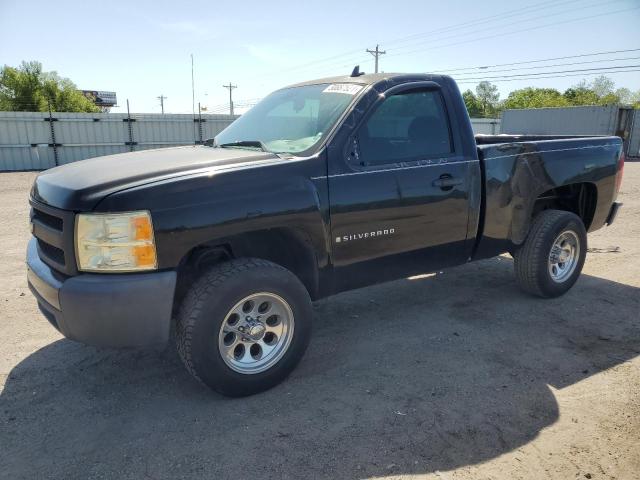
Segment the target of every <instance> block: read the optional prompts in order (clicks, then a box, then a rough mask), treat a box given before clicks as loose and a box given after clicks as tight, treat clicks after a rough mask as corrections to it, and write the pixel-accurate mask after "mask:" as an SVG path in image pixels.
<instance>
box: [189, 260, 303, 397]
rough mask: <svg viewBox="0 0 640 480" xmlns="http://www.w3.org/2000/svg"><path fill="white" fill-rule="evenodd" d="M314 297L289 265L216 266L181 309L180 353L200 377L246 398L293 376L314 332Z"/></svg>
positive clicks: (232, 263)
mask: <svg viewBox="0 0 640 480" xmlns="http://www.w3.org/2000/svg"><path fill="white" fill-rule="evenodd" d="M311 316H312V311H311V300H310V299H309V294H308V293H307V291H306V289H305V287H304V286H303V285H302V283H300V281H299V280H298V278H297V277H296V276H295V275H294V274H293V273H291V272H289V271H288V270H286V269H284V268H282V267H280V266H279V265H276V264H274V263H271V262H268V261H266V260H260V259H238V260H232V261H230V262H225V263H223V264H220V265H216V266H215V267H213V268H211V269H210V270H208V271H206V272H205V273H204V274H203V275H202V276H201V277H200V278H199V279H198V280H197V281H196V282H195V283H194V285H193V286H192V288H191V290H190V291H189V293H188V294H187V296H186V298H185V300H184V302H183V304H182V305H181V308H180V313H179V315H178V319H177V328H176V341H177V347H178V352H179V354H180V357H181V358H182V360H183V362H184V364H185V365H186V367H187V369H188V370H189V371H190V372H191V374H192V375H193V376H195V377H196V378H197V379H199V380H201V381H202V382H203V383H204V384H206V385H207V386H209V387H210V388H212V389H214V390H216V391H218V392H220V393H222V394H224V395H228V396H245V395H251V394H254V393H258V392H261V391H263V390H266V389H268V388H271V387H273V386H274V385H276V384H278V383H279V382H281V381H282V380H284V379H285V378H286V376H287V375H289V373H291V371H292V370H293V369H294V368H295V366H296V365H297V364H298V362H299V361H300V359H301V358H302V355H303V354H304V352H305V350H306V348H307V345H308V343H309V340H310V336H311Z"/></svg>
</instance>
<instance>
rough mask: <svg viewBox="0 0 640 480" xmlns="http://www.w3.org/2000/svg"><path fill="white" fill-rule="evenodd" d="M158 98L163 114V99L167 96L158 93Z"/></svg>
mask: <svg viewBox="0 0 640 480" xmlns="http://www.w3.org/2000/svg"><path fill="white" fill-rule="evenodd" d="M156 98H157V99H158V100H160V108H161V109H162V114H163V115H164V101H165V99H166V98H167V97H165V96H164V95H160V96H159V97H156Z"/></svg>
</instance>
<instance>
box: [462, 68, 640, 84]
mask: <svg viewBox="0 0 640 480" xmlns="http://www.w3.org/2000/svg"><path fill="white" fill-rule="evenodd" d="M628 72H640V69H631V70H617V71H615V72H607V75H613V74H615V73H628ZM550 73H551V72H550ZM601 73H602V72H593V73H572V74H567V75H549V76H542V77H528V78H506V79H500V78H498V77H486V78H482V79H476V80H470V79H464V80H460V81H456V83H457V84H459V85H462V84H467V83H479V81H490V82H492V83H501V82H514V81H518V80H521V81H525V80H539V79H544V78H563V77H585V76H591V75H599V74H601Z"/></svg>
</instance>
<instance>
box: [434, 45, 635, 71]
mask: <svg viewBox="0 0 640 480" xmlns="http://www.w3.org/2000/svg"><path fill="white" fill-rule="evenodd" d="M638 51H640V48H630V49H627V50H609V51H606V52H594V53H582V54H579V55H567V56H565V57H553V58H542V59H537V60H527V61H523V62H511V63H496V64H495V65H478V66H476V67H462V68H448V69H446V70H434V71H432V72H431V73H438V72H459V71H462V70H476V69H482V70H484V69H488V68H494V67H508V66H510V65H525V64H529V63H541V62H551V61H554V60H568V59H571V58H583V57H594V56H597V55H609V54H612V53H628V52H638Z"/></svg>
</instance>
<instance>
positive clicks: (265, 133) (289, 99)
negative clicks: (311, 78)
mask: <svg viewBox="0 0 640 480" xmlns="http://www.w3.org/2000/svg"><path fill="white" fill-rule="evenodd" d="M362 88H363V86H362V85H356V84H353V83H334V84H328V83H323V84H317V85H305V86H302V87H292V88H285V89H282V90H278V91H276V92H273V93H272V94H271V95H269V96H267V97H266V98H265V99H263V100H262V101H261V102H260V103H258V104H257V105H256V106H255V107H253V108H252V109H251V110H249V111H248V112H247V113H245V114H244V115H242V116H241V117H240V118H238V119H237V120H236V121H235V122H233V123H232V124H231V125H229V126H228V127H227V128H225V129H224V130H223V131H222V132H220V134H218V136H217V137H216V138H215V145H225V146H226V147H232V148H251V149H255V148H256V147H255V146H252V145H260V144H261V145H263V146H264V148H266V149H267V150H268V151H270V152H274V153H286V154H292V155H309V154H311V153H313V150H314V149H315V147H316V146H318V145H319V144H320V141H321V140H322V139H323V138H324V137H325V136H326V135H327V134H328V132H329V131H330V130H331V127H333V125H334V124H335V122H336V121H337V120H338V118H339V117H340V115H342V113H343V112H344V111H345V109H346V108H347V107H348V106H349V104H350V103H351V101H352V100H353V98H354V96H355V95H356V94H357V93H358V92H360V90H362Z"/></svg>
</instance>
